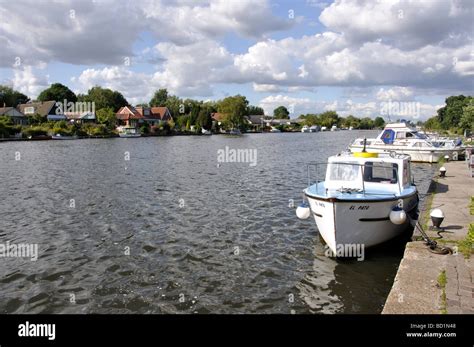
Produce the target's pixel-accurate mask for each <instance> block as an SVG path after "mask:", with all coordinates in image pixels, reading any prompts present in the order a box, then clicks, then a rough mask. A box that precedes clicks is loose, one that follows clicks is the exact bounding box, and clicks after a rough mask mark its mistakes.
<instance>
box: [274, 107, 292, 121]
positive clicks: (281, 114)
mask: <svg viewBox="0 0 474 347" xmlns="http://www.w3.org/2000/svg"><path fill="white" fill-rule="evenodd" d="M273 118H276V119H289V118H290V112H289V111H288V110H287V108H286V107H285V106H278V107H277V108H276V109H274V110H273Z"/></svg>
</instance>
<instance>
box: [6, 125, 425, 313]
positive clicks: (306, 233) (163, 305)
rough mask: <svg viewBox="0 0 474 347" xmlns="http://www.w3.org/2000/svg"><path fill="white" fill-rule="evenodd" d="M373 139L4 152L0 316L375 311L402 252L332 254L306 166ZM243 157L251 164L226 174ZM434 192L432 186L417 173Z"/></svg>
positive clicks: (172, 142)
mask: <svg viewBox="0 0 474 347" xmlns="http://www.w3.org/2000/svg"><path fill="white" fill-rule="evenodd" d="M376 134H377V132H373V131H372V132H371V131H338V132H321V133H297V134H294V133H293V134H292V133H280V134H246V135H244V136H241V137H228V136H222V135H213V136H174V137H149V138H138V139H121V138H113V139H84V140H75V141H39V142H3V143H0V197H1V202H0V243H3V244H5V243H7V242H9V243H10V244H20V243H26V244H37V245H38V259H37V260H36V261H33V260H31V259H30V258H11V257H10V258H7V257H5V258H0V312H1V313H178V312H181V313H296V314H298V313H379V312H381V310H382V307H383V304H384V302H385V299H386V297H387V295H388V292H389V291H390V288H391V285H392V283H393V278H394V276H395V273H396V270H397V267H398V264H399V262H400V259H401V257H402V254H403V247H404V244H403V242H402V241H403V240H402V241H398V242H392V243H389V244H388V245H384V246H382V247H379V248H376V249H373V250H368V251H367V252H366V255H365V260H364V261H357V260H334V259H332V258H327V257H326V256H325V255H324V246H323V244H322V243H321V240H320V239H319V236H318V233H317V229H316V225H315V223H314V220H312V219H310V220H305V221H301V220H298V219H297V218H296V216H295V210H294V208H291V207H290V205H291V202H292V201H294V203H295V204H297V203H299V202H300V201H301V198H302V190H303V189H304V188H305V187H306V185H307V176H306V165H305V163H308V162H311V161H326V158H327V157H328V156H329V155H333V154H336V153H337V152H339V151H341V150H343V149H344V148H346V147H347V145H348V144H349V143H350V142H351V141H352V140H353V139H354V138H356V137H360V136H368V137H370V136H374V135H376ZM226 148H227V150H232V149H244V150H247V151H252V152H251V153H254V154H256V158H255V159H256V160H255V161H253V162H245V163H242V162H240V163H236V162H220V161H219V160H218V159H219V158H218V154H219V150H225V149H226ZM413 166H414V167H413V172H414V175H415V179H416V182H417V184H418V186H419V189H420V191H421V192H422V193H424V192H425V191H426V190H427V188H428V186H427V185H428V184H429V179H430V178H431V177H432V175H433V170H434V167H433V166H431V165H429V164H414V165H413Z"/></svg>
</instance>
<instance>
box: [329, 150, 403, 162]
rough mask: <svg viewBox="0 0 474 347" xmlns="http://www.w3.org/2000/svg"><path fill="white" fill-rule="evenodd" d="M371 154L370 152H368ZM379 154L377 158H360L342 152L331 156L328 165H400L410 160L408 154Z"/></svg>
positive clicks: (354, 154) (355, 154)
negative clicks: (377, 163) (372, 163)
mask: <svg viewBox="0 0 474 347" xmlns="http://www.w3.org/2000/svg"><path fill="white" fill-rule="evenodd" d="M368 153H370V152H368ZM374 154H377V156H375V157H366V158H364V157H360V156H358V154H357V153H352V152H342V153H339V154H337V155H333V156H330V157H329V158H328V163H337V162H340V163H344V162H351V163H353V162H356V163H359V164H363V163H365V162H380V163H399V162H401V161H404V160H410V158H411V157H410V156H409V155H408V154H402V153H395V152H391V153H390V152H385V153H374Z"/></svg>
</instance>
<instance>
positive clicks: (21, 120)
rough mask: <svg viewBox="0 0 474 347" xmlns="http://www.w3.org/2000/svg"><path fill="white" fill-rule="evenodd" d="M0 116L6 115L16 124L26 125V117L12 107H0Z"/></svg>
mask: <svg viewBox="0 0 474 347" xmlns="http://www.w3.org/2000/svg"><path fill="white" fill-rule="evenodd" d="M0 116H8V117H10V118H11V120H12V121H13V123H14V124H16V125H27V124H28V117H27V116H25V115H24V114H23V113H21V112H20V111H18V110H17V109H16V108H14V107H0Z"/></svg>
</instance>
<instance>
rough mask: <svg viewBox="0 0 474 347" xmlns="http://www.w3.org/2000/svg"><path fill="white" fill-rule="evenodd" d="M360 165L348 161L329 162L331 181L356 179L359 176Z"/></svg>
mask: <svg viewBox="0 0 474 347" xmlns="http://www.w3.org/2000/svg"><path fill="white" fill-rule="evenodd" d="M359 170H360V168H359V165H354V164H347V163H337V164H335V163H332V164H329V179H330V180H331V181H355V180H356V179H357V177H358V176H359Z"/></svg>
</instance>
